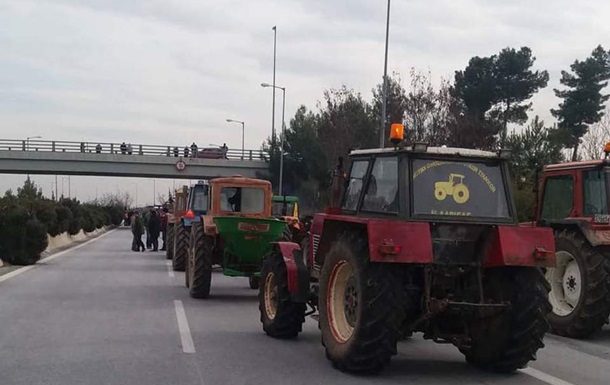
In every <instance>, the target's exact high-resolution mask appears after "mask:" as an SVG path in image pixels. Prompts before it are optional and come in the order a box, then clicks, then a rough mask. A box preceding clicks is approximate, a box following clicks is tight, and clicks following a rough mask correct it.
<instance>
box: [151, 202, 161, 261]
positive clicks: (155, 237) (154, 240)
mask: <svg viewBox="0 0 610 385" xmlns="http://www.w3.org/2000/svg"><path fill="white" fill-rule="evenodd" d="M160 231H161V218H159V213H157V211H156V210H153V211H151V212H150V219H149V220H148V233H149V234H150V242H151V244H152V247H153V250H152V251H159V232H160Z"/></svg>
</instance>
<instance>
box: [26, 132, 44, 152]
mask: <svg viewBox="0 0 610 385" xmlns="http://www.w3.org/2000/svg"><path fill="white" fill-rule="evenodd" d="M40 138H42V136H40V135H36V136H28V137H27V138H25V150H26V151H27V150H29V149H30V139H40Z"/></svg>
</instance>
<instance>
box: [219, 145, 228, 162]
mask: <svg viewBox="0 0 610 385" xmlns="http://www.w3.org/2000/svg"><path fill="white" fill-rule="evenodd" d="M220 149H221V150H222V159H229V158H228V157H227V152H229V147H227V144H226V143H223V144H222V147H220Z"/></svg>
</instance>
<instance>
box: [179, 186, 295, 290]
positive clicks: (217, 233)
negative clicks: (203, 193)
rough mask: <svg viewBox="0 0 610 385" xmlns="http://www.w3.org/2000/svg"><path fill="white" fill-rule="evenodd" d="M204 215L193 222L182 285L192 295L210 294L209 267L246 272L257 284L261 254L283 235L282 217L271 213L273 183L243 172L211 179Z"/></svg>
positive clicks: (234, 273) (231, 273) (234, 274)
mask: <svg viewBox="0 0 610 385" xmlns="http://www.w3.org/2000/svg"><path fill="white" fill-rule="evenodd" d="M209 188H210V199H209V207H208V210H207V212H206V214H205V215H201V216H200V217H199V218H198V219H197V220H196V221H194V222H192V226H191V235H190V241H189V253H188V261H187V264H186V274H185V284H186V286H187V287H188V288H189V294H190V296H191V297H193V298H207V297H208V296H209V295H210V286H211V281H212V269H213V266H214V265H220V267H221V268H222V271H223V274H224V275H226V276H230V277H248V279H249V283H250V288H252V289H258V288H259V284H260V271H261V267H262V264H263V256H264V255H265V254H267V253H268V252H269V251H270V250H271V245H272V243H273V242H275V241H278V240H280V239H281V238H282V234H283V233H284V229H285V228H286V222H285V221H282V220H279V219H275V218H273V217H272V215H271V194H272V193H271V183H270V182H268V181H265V180H260V179H250V178H243V177H232V178H218V179H213V180H211V181H210V182H209Z"/></svg>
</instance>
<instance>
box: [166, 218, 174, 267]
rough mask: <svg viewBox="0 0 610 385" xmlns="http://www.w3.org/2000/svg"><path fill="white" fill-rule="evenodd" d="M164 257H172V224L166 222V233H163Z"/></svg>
mask: <svg viewBox="0 0 610 385" xmlns="http://www.w3.org/2000/svg"><path fill="white" fill-rule="evenodd" d="M165 242H166V244H165V249H166V251H165V258H167V259H171V260H173V259H174V224H173V223H168V224H167V234H165Z"/></svg>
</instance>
